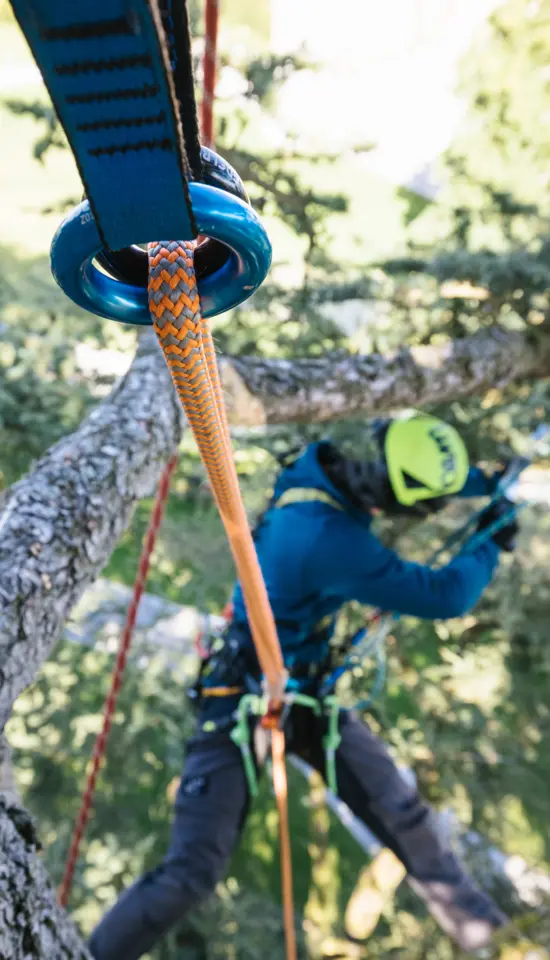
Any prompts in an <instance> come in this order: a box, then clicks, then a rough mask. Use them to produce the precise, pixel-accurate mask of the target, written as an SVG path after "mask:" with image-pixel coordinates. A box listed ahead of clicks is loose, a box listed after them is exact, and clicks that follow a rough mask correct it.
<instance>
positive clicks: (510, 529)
mask: <svg viewBox="0 0 550 960" xmlns="http://www.w3.org/2000/svg"><path fill="white" fill-rule="evenodd" d="M513 508H514V504H513V503H511V501H510V500H507V499H506V497H502V499H501V500H497V501H496V503H493V504H492V505H491V506H490V507H487V509H486V510H484V511H483V513H482V514H481V516H480V518H479V520H478V523H477V529H478V530H485V528H486V527H490V526H491V524H493V523H494V522H495V521H496V520H500V518H501V517H503V516H504V515H505V514H507V513H510V514H511V516H510V520H509V521H508V522H507V523H506V525H505V526H504V527H501V528H500V529H499V530H496V531H495V532H494V533H493V534H492V536H491V540H492V541H493V543H496V545H497V547H500V549H501V550H506V552H507V553H511V551H512V550H515V547H516V537H517V535H518V533H519V527H518V523H517V520H516V518H515V516H514V514H513V513H512V510H513Z"/></svg>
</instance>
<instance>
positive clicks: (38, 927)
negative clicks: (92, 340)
mask: <svg viewBox="0 0 550 960" xmlns="http://www.w3.org/2000/svg"><path fill="white" fill-rule="evenodd" d="M182 426H183V417H182V414H181V410H180V407H179V403H178V401H177V398H176V395H175V393H174V390H173V386H172V382H171V379H170V376H169V374H168V372H167V369H166V365H165V362H164V358H163V357H162V354H161V351H160V349H159V348H158V346H157V344H156V341H155V338H154V335H153V336H151V335H150V334H146V335H145V336H144V337H143V338H142V341H141V343H140V347H139V349H138V352H137V355H136V358H135V360H134V362H133V364H132V366H131V368H130V370H129V372H128V373H127V374H126V376H125V377H124V378H123V379H122V381H121V382H120V384H119V385H118V386H117V387H116V388H115V389H114V390H113V392H112V393H111V395H110V396H109V398H108V399H107V400H106V401H105V402H104V403H102V404H100V405H99V406H98V407H97V408H96V409H95V410H94V411H93V413H92V414H91V415H90V416H89V417H88V418H87V419H86V420H85V421H84V422H83V423H82V424H81V426H80V427H79V429H78V430H77V431H76V432H75V433H74V434H73V435H72V436H70V437H67V438H66V439H64V440H62V441H61V442H60V443H58V444H56V446H54V447H53V448H52V449H51V450H50V451H49V452H48V453H47V454H46V455H45V456H44V457H43V458H42V460H40V461H39V462H38V463H37V464H36V466H35V467H34V469H33V470H32V471H31V472H30V473H29V474H28V475H27V476H26V477H24V478H23V479H22V480H21V481H20V482H19V483H17V484H16V485H15V486H14V487H13V488H12V489H11V490H10V491H9V494H8V496H7V498H6V500H5V503H4V510H3V513H2V515H1V517H0V730H1V729H3V726H4V724H5V722H6V720H7V719H8V717H9V715H10V712H11V706H12V704H13V701H14V700H15V698H16V697H17V696H18V695H19V693H20V692H21V691H22V690H23V689H24V687H25V686H27V684H28V683H30V682H31V681H32V680H33V678H34V677H35V676H36V674H37V672H38V670H39V669H40V666H41V664H42V663H43V662H44V660H45V659H46V658H47V656H48V655H49V653H50V651H51V649H52V647H53V645H54V643H55V641H56V640H57V638H58V636H59V633H60V630H61V628H62V626H63V623H64V621H65V620H66V619H67V617H68V615H69V613H70V610H71V607H72V606H73V604H74V603H75V602H76V600H78V598H79V597H80V595H81V594H82V592H83V591H84V589H85V588H86V587H87V586H88V585H89V584H90V583H91V582H92V581H93V580H94V579H95V578H96V577H97V575H98V574H99V573H100V571H101V569H102V568H103V567H104V565H105V563H106V562H107V560H108V559H109V556H110V554H111V552H112V550H113V548H114V546H115V544H116V542H117V540H118V539H119V537H120V535H121V533H122V532H123V531H124V529H125V528H126V526H127V525H128V523H129V521H130V518H131V514H132V510H133V508H134V506H135V504H136V503H137V501H138V500H139V499H140V498H141V497H144V496H147V495H150V494H151V493H152V492H153V491H154V489H155V485H156V483H157V481H158V478H159V475H160V472H161V470H162V467H163V466H164V464H165V463H166V461H167V460H168V458H169V457H170V455H171V453H172V452H173V450H174V449H175V447H176V446H177V443H178V441H179V439H180V437H181V431H182ZM4 745H5V740H4V739H3V738H2V740H1V741H0V746H1V747H2V756H1V757H0V760H1V761H2V762H1V764H0V766H1V767H2V769H1V771H0V772H1V774H2V781H3V782H2V788H3V789H6V788H7V790H8V792H7V793H4V794H2V795H1V796H0V958H5V960H64V958H66V960H69V958H70V960H80V958H82V960H85V958H88V956H89V955H88V953H87V951H86V949H85V947H84V946H83V944H82V943H81V942H80V940H79V938H78V935H77V933H76V931H75V929H74V927H73V925H72V923H71V922H70V920H69V918H68V917H67V915H66V914H65V913H64V912H63V911H62V910H60V909H59V908H58V907H57V905H56V902H55V892H54V890H53V888H52V885H51V881H50V880H49V878H48V876H47V874H46V872H45V871H44V869H43V868H42V866H41V864H40V861H39V860H38V859H37V857H36V849H37V844H36V838H35V831H34V827H33V825H32V822H31V820H30V819H29V817H28V814H26V813H25V812H24V811H23V810H22V809H21V807H20V806H18V805H17V804H16V803H14V801H13V783H12V781H11V779H10V765H9V754H8V753H7V749H6V747H5V746H4Z"/></svg>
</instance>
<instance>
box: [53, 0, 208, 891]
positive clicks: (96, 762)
mask: <svg viewBox="0 0 550 960" xmlns="http://www.w3.org/2000/svg"><path fill="white" fill-rule="evenodd" d="M219 14H220V8H219V0H206V9H205V39H204V92H203V99H202V111H201V128H202V139H203V142H204V143H205V144H206V146H208V147H211V146H212V145H213V142H214V113H213V108H214V92H215V86H216V61H217V43H218V21H219ZM177 462H178V458H177V454H174V456H173V457H172V458H171V459H170V460H169V462H168V463H167V465H166V467H165V468H164V470H163V472H162V475H161V478H160V481H159V485H158V490H157V494H156V499H155V505H154V507H153V513H152V515H151V519H150V521H149V526H148V528H147V533H146V535H145V541H144V545H143V550H142V553H141V557H140V561H139V567H138V572H137V576H136V581H135V584H134V592H133V595H132V600H131V603H130V606H129V608H128V613H127V615H126V623H125V625H124V630H123V632H122V636H121V638H120V646H119V650H118V654H117V659H116V663H115V667H114V670H113V677H112V680H111V689H110V690H109V694H108V696H107V699H106V701H105V707H104V710H103V724H102V729H101V733H100V734H99V735H98V737H97V739H96V742H95V745H94V750H93V754H92V766H91V770H90V773H89V775H88V780H87V783H86V789H85V791H84V795H83V797H82V803H81V805H80V810H79V813H78V817H77V819H76V822H75V827H74V831H73V837H72V840H71V846H70V849H69V854H68V856H67V863H66V865H65V871H64V874H63V879H62V881H61V886H60V888H59V903H60V904H61V906H62V907H66V906H67V901H68V899H69V895H70V892H71V886H72V882H73V876H74V871H75V867H76V864H77V861H78V854H79V850H80V844H81V842H82V837H83V836H84V831H85V829H86V825H87V823H88V820H89V818H90V813H91V810H92V806H93V801H94V793H95V787H96V781H97V777H98V774H99V771H100V768H101V764H102V762H103V758H104V756H105V751H106V749H107V740H108V738H109V733H110V730H111V723H112V719H113V714H114V711H115V706H116V702H117V699H118V694H119V692H120V688H121V685H122V679H123V675H124V669H125V667H126V658H127V656H128V650H129V649H130V644H131V642H132V636H133V633H134V628H135V625H136V619H137V612H138V607H139V602H140V600H141V597H142V594H143V591H144V588H145V583H146V580H147V575H148V573H149V566H150V563H151V554H152V553H153V550H154V547H155V541H156V538H157V534H158V531H159V527H160V524H161V522H162V516H163V514H164V508H165V506H166V500H167V498H168V493H169V489H170V481H171V479H172V474H173V473H174V470H175V468H176V464H177Z"/></svg>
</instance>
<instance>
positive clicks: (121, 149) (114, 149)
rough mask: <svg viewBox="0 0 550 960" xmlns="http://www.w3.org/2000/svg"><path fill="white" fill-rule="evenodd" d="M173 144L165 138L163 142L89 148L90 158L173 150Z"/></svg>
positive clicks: (147, 141) (153, 141)
mask: <svg viewBox="0 0 550 960" xmlns="http://www.w3.org/2000/svg"><path fill="white" fill-rule="evenodd" d="M173 149H174V144H173V143H172V141H171V140H169V139H168V137H166V138H165V139H164V140H138V141H137V142H136V143H113V144H109V146H108V147H91V148H90V149H89V150H88V153H89V154H90V156H91V157H104V156H111V157H112V156H113V155H114V154H115V153H132V151H134V150H135V151H139V150H173Z"/></svg>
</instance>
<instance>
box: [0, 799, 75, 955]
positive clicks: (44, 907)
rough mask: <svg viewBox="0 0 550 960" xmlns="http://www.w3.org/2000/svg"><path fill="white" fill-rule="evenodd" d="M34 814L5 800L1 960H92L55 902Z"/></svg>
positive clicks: (1, 806) (0, 844)
mask: <svg viewBox="0 0 550 960" xmlns="http://www.w3.org/2000/svg"><path fill="white" fill-rule="evenodd" d="M39 849H40V845H39V842H38V839H37V835H36V830H35V826H34V823H33V821H32V819H31V818H30V817H29V815H28V813H26V811H25V810H23V809H22V808H21V807H20V806H18V805H16V804H13V803H11V802H10V801H9V800H7V799H6V798H5V797H4V796H2V795H0V957H2V960H46V958H48V960H91V957H90V954H89V953H88V951H87V950H86V947H85V946H84V944H83V943H82V941H81V939H80V937H79V936H78V933H77V931H76V929H75V927H74V926H73V924H72V922H71V920H70V918H69V917H68V915H67V914H66V913H65V911H64V910H61V909H60V908H59V907H58V906H57V904H56V901H55V893H54V890H53V889H52V886H51V883H50V880H49V878H48V876H47V874H46V872H45V870H44V868H43V866H42V864H41V863H40V860H39V858H38V857H37V852H38V851H39Z"/></svg>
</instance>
